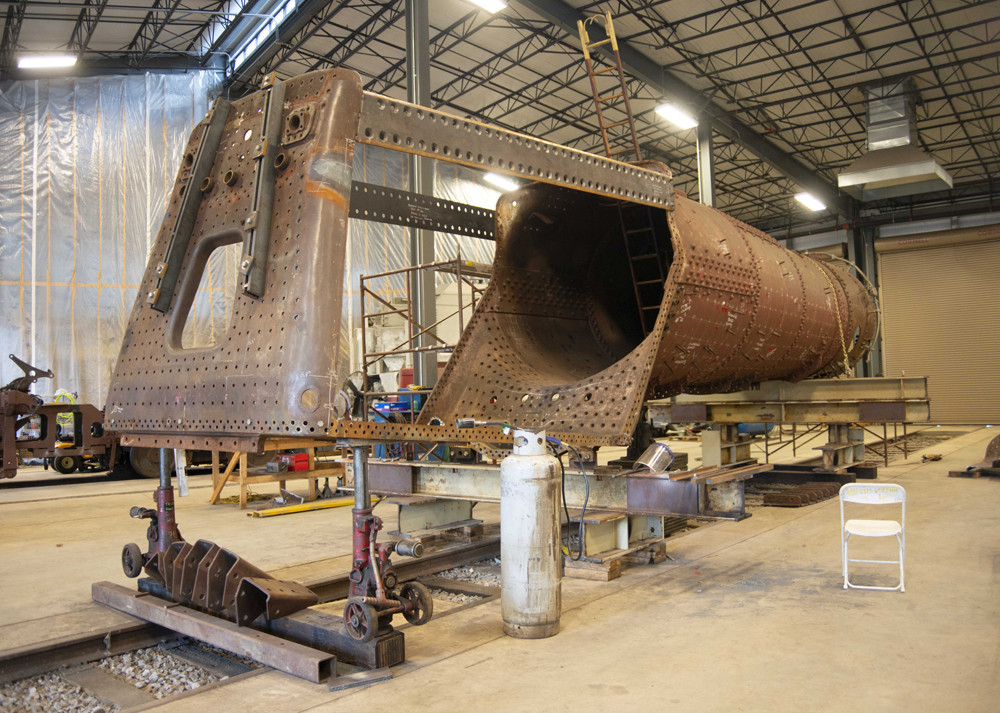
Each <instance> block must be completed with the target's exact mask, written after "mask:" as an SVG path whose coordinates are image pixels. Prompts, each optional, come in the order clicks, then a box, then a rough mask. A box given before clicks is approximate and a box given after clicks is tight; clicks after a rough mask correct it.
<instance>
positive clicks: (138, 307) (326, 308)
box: [106, 70, 362, 450]
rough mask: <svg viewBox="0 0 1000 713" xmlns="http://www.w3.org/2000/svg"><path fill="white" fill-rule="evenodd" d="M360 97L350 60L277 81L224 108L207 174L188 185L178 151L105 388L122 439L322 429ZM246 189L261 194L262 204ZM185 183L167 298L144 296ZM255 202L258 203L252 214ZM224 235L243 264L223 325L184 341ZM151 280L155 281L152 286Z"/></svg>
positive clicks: (186, 439) (243, 440)
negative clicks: (239, 250)
mask: <svg viewBox="0 0 1000 713" xmlns="http://www.w3.org/2000/svg"><path fill="white" fill-rule="evenodd" d="M279 89H281V90H283V91H284V102H283V112H284V117H283V121H282V122H280V123H279V124H278V127H279V129H278V131H279V133H280V146H277V147H274V149H275V150H274V154H275V155H274V158H272V159H271V171H272V172H273V175H274V180H273V183H271V184H270V185H268V184H267V182H266V180H263V182H262V180H259V176H261V177H264V176H266V174H267V173H268V171H265V170H264V169H265V168H266V167H267V165H266V164H265V161H266V155H265V154H266V153H267V147H266V146H264V145H263V143H264V142H262V135H261V132H263V131H264V130H265V116H264V109H265V107H266V106H267V103H268V101H269V96H270V95H269V92H275V91H278V90H279ZM361 101H362V91H361V80H360V77H359V76H358V75H357V74H356V73H354V72H350V71H345V70H328V71H323V72H313V73H311V74H306V75H303V76H300V77H296V78H294V79H291V80H289V81H288V82H285V83H281V82H276V83H275V84H274V85H272V86H271V87H270V88H268V89H265V90H263V91H260V92H256V93H254V94H251V95H249V96H247V97H245V98H243V99H239V100H237V101H234V102H233V103H232V105H231V106H229V107H228V109H226V111H228V113H227V114H226V116H225V123H224V127H223V130H222V132H221V138H220V140H219V144H218V148H217V151H216V152H215V155H214V162H212V165H211V169H210V171H209V179H211V180H205V181H203V182H202V183H201V184H197V185H196V184H195V183H194V182H193V181H192V179H191V177H190V171H188V170H187V169H186V168H185V166H186V165H187V162H185V164H184V166H182V169H181V172H180V173H179V174H178V179H177V182H176V183H175V185H174V189H173V192H172V194H171V196H170V202H169V205H168V208H167V213H166V216H165V218H164V221H163V227H162V228H161V230H160V233H159V236H158V238H157V241H156V244H155V246H154V248H153V250H152V253H151V257H150V261H149V266H148V267H147V269H146V274H145V276H144V277H143V281H142V287H141V289H140V290H139V292H140V297H139V298H138V299H137V300H136V303H135V306H134V307H133V309H132V314H131V316H130V318H129V322H128V326H127V328H126V331H125V338H124V341H123V343H122V347H121V352H120V353H119V357H118V362H117V365H116V369H115V374H114V378H113V379H112V382H111V387H110V392H109V394H108V402H107V409H106V414H107V416H106V418H107V422H108V427H109V428H110V429H113V430H115V431H117V432H119V433H123V434H124V435H125V436H126V439H125V440H127V441H129V442H131V443H134V444H139V443H140V442H141V443H147V444H149V445H150V446H152V447H172V446H173V445H175V444H177V445H178V446H180V444H181V442H182V441H183V445H184V446H188V447H199V446H200V447H203V448H204V447H211V446H212V445H215V444H216V443H217V442H218V443H222V444H226V445H224V446H223V447H226V448H230V447H232V448H234V449H236V446H239V448H238V449H239V450H256V445H257V440H258V439H259V438H260V437H261V436H267V435H274V436H277V435H282V436H288V435H300V436H307V435H312V436H317V435H325V433H326V428H327V427H328V426H329V424H330V422H331V421H333V420H334V419H335V418H336V417H337V415H338V412H337V411H336V409H335V406H334V397H335V396H336V394H337V390H338V383H339V382H338V375H337V374H336V372H335V363H336V362H335V359H336V354H337V339H336V338H335V337H336V335H337V334H338V333H339V331H340V316H341V299H342V290H340V289H334V290H331V289H330V282H329V280H330V275H340V274H343V270H344V267H343V266H344V252H345V244H346V238H347V220H348V206H349V202H350V187H351V161H352V158H353V155H354V137H355V134H356V131H357V124H358V117H359V116H360V112H361ZM221 110H223V108H222V107H217V109H216V111H221ZM208 121H210V120H209V119H206V122H208ZM204 133H205V132H204V131H203V130H202V129H201V128H196V129H195V131H194V132H193V134H192V139H191V143H190V144H189V145H188V148H187V151H186V153H187V154H188V155H192V157H193V154H194V153H195V151H196V150H197V148H198V146H199V145H200V142H201V137H202V135H203V134H204ZM193 160H194V159H193V158H192V162H193ZM279 167H280V168H279ZM258 188H259V189H260V190H261V191H263V192H264V193H267V192H268V191H270V192H271V193H273V195H272V196H271V201H272V202H273V207H272V208H271V209H270V210H265V208H266V206H267V201H266V200H262V199H261V194H259V193H258V191H257V189H258ZM192 192H199V193H200V200H199V204H198V211H197V217H196V220H195V221H194V222H193V226H192V228H191V234H190V237H189V242H188V246H187V249H186V250H185V251H184V253H183V256H182V258H183V261H182V263H181V264H180V265H179V266H176V265H175V266H176V267H177V269H176V290H175V291H174V292H173V298H172V300H171V301H170V303H169V305H167V306H166V307H165V308H164V309H165V311H160V310H158V309H155V308H154V307H153V306H152V305H150V304H148V303H147V299H146V294H147V293H150V292H153V291H155V290H156V289H157V287H156V286H157V282H158V280H159V275H158V274H157V267H158V266H159V265H160V264H161V263H162V262H163V261H164V256H165V254H166V249H167V246H168V243H169V242H170V240H171V236H172V235H173V233H174V232H176V231H174V228H175V223H176V222H177V218H178V214H177V210H178V208H179V206H180V205H181V203H182V199H183V197H184V196H185V195H191V194H192ZM255 200H256V201H257V203H255ZM255 205H258V206H261V208H260V210H261V211H263V212H259V213H255V212H254V210H253V208H254V206H255ZM263 222H267V223H268V224H269V228H270V230H269V237H268V238H267V243H268V244H267V245H265V246H264V247H265V248H266V249H265V250H264V251H263V252H261V251H260V249H259V248H260V243H259V242H258V243H257V244H256V245H254V243H253V239H252V238H253V237H254V236H255V235H259V234H260V233H261V231H259V230H258V226H260V225H261V224H262V223H263ZM175 242H176V239H175ZM231 243H243V244H244V250H243V252H244V262H245V265H244V267H245V268H246V273H247V276H246V277H244V275H240V276H239V282H238V283H237V282H235V281H234V284H233V285H231V289H232V290H233V294H234V297H233V299H234V305H233V310H232V318H231V321H230V323H229V325H228V329H227V331H226V332H225V334H224V335H222V336H221V337H219V338H218V339H217V341H216V343H215V344H214V345H211V346H204V347H199V348H187V347H186V345H185V344H184V343H183V339H182V335H183V333H184V327H185V323H186V321H187V319H188V313H189V311H190V309H191V305H192V301H193V300H194V297H195V292H196V290H197V288H198V284H199V281H200V280H201V277H202V272H203V271H204V269H205V266H206V264H207V262H208V258H209V255H210V254H211V253H212V252H213V251H214V250H215V249H217V248H220V247H223V246H225V245H228V244H231ZM254 255H256V257H254ZM257 268H263V273H262V274H263V276H264V278H265V279H264V282H263V289H262V290H261V292H262V294H261V295H260V296H259V297H256V296H254V294H253V292H254V290H251V289H250V288H243V283H244V279H250V277H251V276H252V274H253V270H254V269H257ZM161 272H163V271H162V270H161ZM248 284H249V283H248ZM159 289H160V290H161V293H162V291H163V285H162V284H161V285H160V287H159ZM320 335H322V338H321V337H320ZM188 444H190V445H188ZM203 444H204V445H203ZM209 444H211V445H209ZM180 447H183V446H180Z"/></svg>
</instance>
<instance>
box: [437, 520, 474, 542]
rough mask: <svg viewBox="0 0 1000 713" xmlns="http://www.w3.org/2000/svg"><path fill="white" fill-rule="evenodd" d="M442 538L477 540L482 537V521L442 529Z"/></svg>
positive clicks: (463, 540) (454, 540)
mask: <svg viewBox="0 0 1000 713" xmlns="http://www.w3.org/2000/svg"><path fill="white" fill-rule="evenodd" d="M443 534H444V538H445V539H446V540H451V541H452V542H478V541H479V540H481V539H483V523H482V522H478V523H476V524H467V525H462V526H461V527H454V528H449V529H447V530H445V531H444V533H443Z"/></svg>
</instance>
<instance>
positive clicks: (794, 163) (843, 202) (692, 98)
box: [512, 0, 852, 216]
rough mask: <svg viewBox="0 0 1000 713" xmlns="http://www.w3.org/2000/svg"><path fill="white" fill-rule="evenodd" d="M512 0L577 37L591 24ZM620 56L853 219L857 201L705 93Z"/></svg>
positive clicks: (633, 57)
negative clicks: (851, 214) (580, 25)
mask: <svg viewBox="0 0 1000 713" xmlns="http://www.w3.org/2000/svg"><path fill="white" fill-rule="evenodd" d="M512 1H513V2H514V3H515V4H517V5H520V6H521V7H523V8H525V9H526V10H529V11H531V12H533V13H535V14H537V15H540V16H542V17H544V18H545V19H546V20H548V21H549V22H552V23H553V24H555V25H557V26H559V27H561V28H562V29H563V30H565V31H566V32H568V33H569V34H570V35H571V36H575V35H576V32H577V22H578V21H580V20H584V19H586V15H584V14H583V13H582V12H580V11H579V10H577V9H576V8H574V7H572V6H570V5H569V4H567V3H565V2H563V1H562V0H512ZM592 35H593V37H592V39H593V40H594V41H595V42H598V41H600V40H603V39H605V35H604V34H603V31H602V30H600V28H596V29H595V30H594V31H593V32H592ZM595 51H596V52H602V53H604V54H605V55H606V56H608V57H609V58H610V59H611V61H613V56H612V55H610V54H609V53H610V49H609V48H608V46H607V45H605V46H603V47H600V48H598V49H597V50H595ZM619 52H620V54H621V60H622V66H623V67H624V69H625V71H626V72H628V73H629V74H630V75H632V76H633V77H635V78H636V79H638V80H640V81H642V82H643V83H645V84H647V85H648V86H650V87H653V88H655V89H657V90H659V91H660V92H662V93H663V94H665V95H668V96H672V97H674V98H676V99H678V100H680V101H682V102H684V103H685V104H687V105H689V106H690V107H692V108H694V109H695V110H696V111H697V113H698V118H699V119H700V120H701V121H706V120H707V121H708V122H709V123H710V124H711V126H712V128H713V129H715V131H717V132H718V133H720V134H722V135H723V136H725V137H726V138H727V139H729V140H730V141H732V142H733V143H735V144H738V145H740V146H742V147H743V148H745V149H746V150H748V151H750V152H751V153H752V154H754V155H755V156H757V157H758V158H760V159H762V160H763V161H766V162H767V163H768V164H770V165H771V166H774V168H776V169H778V170H779V171H780V172H781V173H783V174H784V175H786V176H788V177H789V178H790V179H792V180H793V181H795V182H796V183H798V184H799V185H800V186H802V188H803V190H805V191H808V192H809V193H811V194H812V195H814V196H815V197H816V198H818V199H819V200H821V201H822V202H823V203H824V204H825V205H827V206H828V207H829V208H831V209H835V210H837V211H839V212H840V213H841V215H844V216H847V214H848V207H849V205H850V204H851V202H852V201H851V199H850V198H849V197H847V196H844V195H841V193H840V191H839V190H838V188H837V187H836V186H835V185H834V184H833V183H831V182H830V181H827V180H826V179H825V178H823V177H822V176H820V175H819V174H818V173H817V171H816V169H814V168H810V167H809V166H806V165H805V164H803V163H802V162H800V161H798V160H797V159H795V158H793V157H792V156H790V155H789V154H787V153H786V152H785V151H783V150H782V149H780V148H778V147H777V146H775V145H774V144H773V143H771V142H770V141H768V140H767V139H766V138H764V137H763V136H762V135H761V134H759V133H757V132H756V131H755V130H754V129H752V128H750V127H749V126H747V125H746V124H744V123H743V122H741V121H740V120H739V119H737V118H735V117H734V116H732V115H731V114H730V113H729V112H728V111H726V109H725V108H724V107H722V106H720V105H719V104H717V103H715V102H713V101H707V102H706V101H705V98H704V97H703V96H702V94H701V92H699V91H698V90H697V89H694V88H693V87H691V86H689V85H688V84H685V83H684V82H682V81H681V80H680V79H678V78H677V77H675V76H674V75H673V74H671V73H670V72H668V71H666V70H665V69H664V68H663V67H661V66H660V65H658V64H657V63H656V62H654V61H653V60H651V59H650V58H649V57H647V56H645V55H644V54H642V53H641V52H639V51H638V50H636V49H634V48H632V47H630V46H628V45H627V44H620V45H619ZM581 61H582V58H581Z"/></svg>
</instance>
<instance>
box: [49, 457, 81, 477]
mask: <svg viewBox="0 0 1000 713" xmlns="http://www.w3.org/2000/svg"><path fill="white" fill-rule="evenodd" d="M52 467H53V468H55V469H56V472H57V473H62V474H63V475H69V474H70V473H75V472H76V469H77V468H79V467H80V459H79V457H78V456H56V457H55V458H54V459H53V461H52Z"/></svg>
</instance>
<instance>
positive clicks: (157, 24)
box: [127, 0, 181, 67]
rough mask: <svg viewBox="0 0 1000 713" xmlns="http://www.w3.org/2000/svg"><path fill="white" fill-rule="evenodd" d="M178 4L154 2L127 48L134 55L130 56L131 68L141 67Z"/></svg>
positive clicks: (170, 0)
mask: <svg viewBox="0 0 1000 713" xmlns="http://www.w3.org/2000/svg"><path fill="white" fill-rule="evenodd" d="M180 4H181V0H154V2H153V6H152V9H151V10H150V11H149V12H148V13H147V14H146V17H145V19H143V21H142V24H141V25H139V29H138V31H137V32H136V33H135V37H133V38H132V41H131V42H130V43H129V45H128V48H127V51H128V52H130V53H134V54H133V55H132V56H131V60H132V61H133V66H135V67H142V64H143V62H144V61H145V60H146V56H147V55H148V54H149V51H150V50H151V49H153V47H154V46H155V45H156V41H157V40H158V39H159V38H160V34H161V33H162V32H163V28H164V27H166V26H167V24H168V23H169V22H170V19H171V18H172V17H173V16H174V11H175V10H177V7H178V6H179V5H180Z"/></svg>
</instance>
